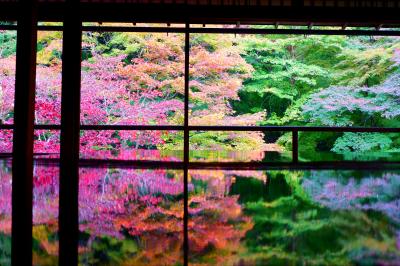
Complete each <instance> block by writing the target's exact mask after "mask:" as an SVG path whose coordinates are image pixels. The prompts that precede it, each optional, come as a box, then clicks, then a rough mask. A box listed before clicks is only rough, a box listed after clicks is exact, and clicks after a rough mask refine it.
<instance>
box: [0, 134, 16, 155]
mask: <svg viewBox="0 0 400 266" xmlns="http://www.w3.org/2000/svg"><path fill="white" fill-rule="evenodd" d="M12 148H13V130H12V129H1V130H0V153H12Z"/></svg>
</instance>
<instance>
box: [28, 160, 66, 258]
mask: <svg viewBox="0 0 400 266" xmlns="http://www.w3.org/2000/svg"><path fill="white" fill-rule="evenodd" d="M58 191H59V167H58V166H49V165H35V166H34V168H33V228H32V234H33V246H32V252H33V261H32V264H33V265H57V264H58Z"/></svg>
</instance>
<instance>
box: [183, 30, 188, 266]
mask: <svg viewBox="0 0 400 266" xmlns="http://www.w3.org/2000/svg"><path fill="white" fill-rule="evenodd" d="M189 54H190V34H189V24H188V23H187V24H186V26H185V70H184V71H185V103H184V106H185V107H184V116H185V117H184V132H183V134H184V145H183V153H184V156H183V162H184V169H183V171H184V172H183V185H184V187H183V200H184V202H183V261H184V265H188V264H189V232H188V220H189V206H188V202H189V190H188V186H189V182H188V179H189V174H188V171H189V160H190V158H189V150H190V149H189V82H190V79H189V78H190V77H189V74H190V73H189Z"/></svg>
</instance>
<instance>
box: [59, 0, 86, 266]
mask: <svg viewBox="0 0 400 266" xmlns="http://www.w3.org/2000/svg"><path fill="white" fill-rule="evenodd" d="M78 5H79V1H77V0H67V2H66V12H65V14H66V15H65V18H64V35H63V56H62V59H63V61H62V64H63V66H62V94H61V95H62V99H61V155H60V217H59V226H60V265H66V266H74V265H77V264H78V237H79V222H78V218H79V217H78V185H79V168H78V162H79V125H80V121H79V115H80V81H81V39H82V37H81V36H82V35H81V20H80V16H79V13H78V12H79V11H77V10H79V8H78Z"/></svg>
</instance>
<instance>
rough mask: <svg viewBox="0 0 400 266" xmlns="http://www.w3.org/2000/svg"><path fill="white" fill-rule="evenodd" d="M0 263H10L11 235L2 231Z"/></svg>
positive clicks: (0, 234)
mask: <svg viewBox="0 0 400 266" xmlns="http://www.w3.org/2000/svg"><path fill="white" fill-rule="evenodd" d="M0 219H2V218H1V217H0ZM0 265H11V236H10V235H6V234H3V233H0Z"/></svg>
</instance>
